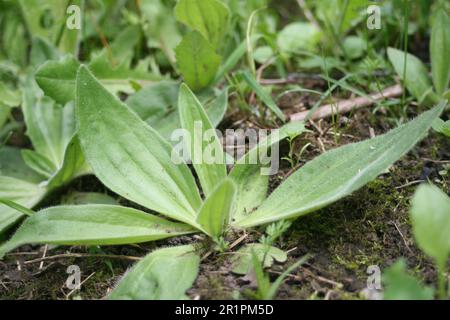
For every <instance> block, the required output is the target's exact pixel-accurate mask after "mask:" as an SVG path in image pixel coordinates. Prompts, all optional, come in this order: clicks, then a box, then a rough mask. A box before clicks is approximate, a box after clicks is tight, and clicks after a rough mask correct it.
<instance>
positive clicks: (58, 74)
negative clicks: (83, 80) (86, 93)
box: [35, 56, 80, 104]
mask: <svg viewBox="0 0 450 320" xmlns="http://www.w3.org/2000/svg"><path fill="white" fill-rule="evenodd" d="M79 67H80V63H79V62H78V61H77V60H76V59H75V58H74V57H72V56H65V57H63V58H61V59H60V60H57V61H48V62H46V63H44V64H43V65H42V66H41V67H39V69H38V70H37V72H36V75H35V78H36V82H37V83H38V84H39V86H40V87H41V89H42V90H43V91H44V92H45V94H46V95H47V96H49V97H51V98H53V99H54V100H55V101H56V102H57V103H61V104H66V103H68V102H69V101H72V100H75V81H76V79H75V78H76V74H77V71H78V68H79Z"/></svg>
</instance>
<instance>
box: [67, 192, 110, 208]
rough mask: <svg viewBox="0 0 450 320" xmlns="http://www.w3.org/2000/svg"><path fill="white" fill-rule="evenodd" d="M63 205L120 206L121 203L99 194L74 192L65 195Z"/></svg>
mask: <svg viewBox="0 0 450 320" xmlns="http://www.w3.org/2000/svg"><path fill="white" fill-rule="evenodd" d="M61 204H62V205H77V206H79V205H83V204H108V205H118V204H119V202H118V201H117V200H116V199H114V198H113V197H111V196H109V195H107V194H104V193H99V192H78V191H72V192H70V193H69V194H67V195H64V196H63V197H62V199H61Z"/></svg>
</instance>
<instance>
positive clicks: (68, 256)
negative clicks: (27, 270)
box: [24, 253, 141, 264]
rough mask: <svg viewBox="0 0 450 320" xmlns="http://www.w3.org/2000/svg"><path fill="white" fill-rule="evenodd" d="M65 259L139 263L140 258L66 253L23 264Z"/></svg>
mask: <svg viewBox="0 0 450 320" xmlns="http://www.w3.org/2000/svg"><path fill="white" fill-rule="evenodd" d="M67 258H107V259H121V260H133V261H139V260H141V258H139V257H132V256H124V255H113V254H87V253H66V254H57V255H54V256H49V257H44V258H39V259H33V260H28V261H25V262H24V264H33V263H38V262H42V261H47V260H56V259H67Z"/></svg>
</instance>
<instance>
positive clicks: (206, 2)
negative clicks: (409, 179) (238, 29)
mask: <svg viewBox="0 0 450 320" xmlns="http://www.w3.org/2000/svg"><path fill="white" fill-rule="evenodd" d="M229 16H230V10H229V9H228V8H227V6H226V5H225V4H223V3H222V2H220V1H218V0H180V1H178V3H177V5H176V7H175V17H176V18H177V20H178V21H180V22H182V23H184V24H185V25H187V26H188V27H190V28H191V29H193V30H196V31H198V32H200V33H201V34H202V36H203V37H205V39H206V40H208V41H209V42H210V43H211V44H212V45H213V46H214V47H216V48H217V47H218V46H219V45H220V43H221V40H222V38H223V36H224V34H225V32H226V31H227V28H228V20H229Z"/></svg>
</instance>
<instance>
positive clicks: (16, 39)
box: [0, 1, 28, 68]
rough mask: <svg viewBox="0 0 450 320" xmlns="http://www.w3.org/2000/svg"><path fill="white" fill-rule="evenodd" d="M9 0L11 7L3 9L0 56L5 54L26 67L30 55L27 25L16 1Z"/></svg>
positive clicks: (12, 60) (13, 61)
mask: <svg viewBox="0 0 450 320" xmlns="http://www.w3.org/2000/svg"><path fill="white" fill-rule="evenodd" d="M8 2H9V3H10V4H11V7H10V8H5V9H3V8H2V9H1V10H2V12H1V13H2V19H1V20H2V21H0V23H1V25H0V28H1V29H2V31H1V37H0V56H3V55H4V56H5V57H6V58H7V59H9V61H10V62H11V63H13V64H16V65H18V66H20V67H22V68H25V67H26V65H27V55H28V39H27V35H26V30H25V26H24V25H23V21H22V20H23V19H22V16H21V12H20V9H18V8H17V4H16V3H14V2H16V1H14V2H13V1H8ZM3 3H5V1H3ZM3 10H4V11H3Z"/></svg>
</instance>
